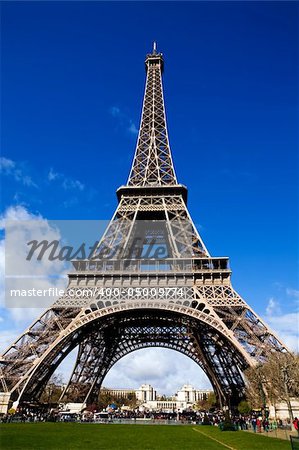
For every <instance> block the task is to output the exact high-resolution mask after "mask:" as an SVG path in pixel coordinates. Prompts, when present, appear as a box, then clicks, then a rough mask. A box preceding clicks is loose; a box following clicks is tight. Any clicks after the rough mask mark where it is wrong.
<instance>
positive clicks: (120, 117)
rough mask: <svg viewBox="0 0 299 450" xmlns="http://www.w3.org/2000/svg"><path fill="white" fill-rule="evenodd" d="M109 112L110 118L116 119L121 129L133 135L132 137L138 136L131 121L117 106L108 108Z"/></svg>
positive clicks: (136, 129)
mask: <svg viewBox="0 0 299 450" xmlns="http://www.w3.org/2000/svg"><path fill="white" fill-rule="evenodd" d="M109 112H110V114H111V116H112V117H114V118H115V119H117V121H118V122H119V123H120V125H121V126H122V128H125V129H126V130H127V131H128V132H129V133H130V134H133V135H134V136H135V135H136V134H138V128H137V127H136V125H135V123H134V122H133V120H132V119H131V118H130V117H129V116H128V114H127V113H125V112H124V111H122V110H121V109H120V108H119V107H118V106H111V108H109Z"/></svg>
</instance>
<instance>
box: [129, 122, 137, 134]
mask: <svg viewBox="0 0 299 450" xmlns="http://www.w3.org/2000/svg"><path fill="white" fill-rule="evenodd" d="M128 130H129V132H130V133H132V134H138V128H137V127H136V125H135V123H134V122H131V124H130V126H129V128H128Z"/></svg>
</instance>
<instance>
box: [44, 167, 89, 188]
mask: <svg viewBox="0 0 299 450" xmlns="http://www.w3.org/2000/svg"><path fill="white" fill-rule="evenodd" d="M47 178H48V181H50V182H53V181H59V182H60V183H61V186H62V187H63V189H64V190H66V191H67V190H79V191H83V190H84V189H85V185H84V184H83V183H81V181H79V180H75V179H73V178H70V177H67V176H66V175H64V174H63V173H59V172H55V171H54V169H53V168H52V167H51V168H50V170H49V172H48V176H47Z"/></svg>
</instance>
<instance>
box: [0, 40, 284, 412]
mask: <svg viewBox="0 0 299 450" xmlns="http://www.w3.org/2000/svg"><path fill="white" fill-rule="evenodd" d="M145 66H146V87H145V94H144V101H143V107H142V116H141V124H140V129H139V134H138V139H137V146H136V151H135V156H134V159H133V164H132V168H131V171H130V175H129V178H128V181H127V184H126V185H125V186H121V187H120V188H119V189H118V190H117V198H118V206H117V208H116V211H115V213H114V215H113V217H112V220H111V221H110V223H109V225H108V227H107V229H106V231H105V232H104V234H103V236H102V238H101V240H100V241H99V245H98V247H97V249H96V252H95V256H97V257H93V258H90V259H88V260H75V261H73V266H74V270H73V272H71V273H70V274H69V282H68V287H67V289H66V291H65V294H64V296H63V297H62V298H60V299H58V300H57V301H56V302H55V303H54V304H53V305H52V307H51V308H49V309H48V310H46V311H45V312H44V313H43V314H42V315H41V316H40V317H39V318H38V319H37V320H36V321H35V322H34V323H33V324H32V325H31V326H30V327H29V328H28V329H27V330H26V331H25V332H24V333H23V334H22V335H21V336H20V337H19V338H18V339H17V340H16V341H15V342H14V343H13V344H12V345H11V346H10V347H9V348H8V349H7V350H6V351H5V353H4V354H3V355H2V356H1V359H0V367H1V369H0V379H1V387H0V388H1V390H2V393H1V395H2V397H1V398H2V399H4V403H5V404H6V405H7V407H9V406H10V405H11V404H12V402H14V405H17V404H22V403H23V402H26V401H34V400H38V398H39V397H40V395H41V393H42V391H43V389H44V388H45V386H46V384H47V382H48V381H49V379H50V377H51V375H52V374H53V373H54V371H55V370H56V368H57V367H58V366H59V365H60V363H61V362H62V361H63V359H64V358H65V357H66V356H67V355H68V354H69V353H70V352H71V351H72V350H73V349H74V348H78V354H77V359H76V363H75V366H74V369H73V372H72V374H71V377H70V379H69V382H68V383H67V386H66V388H65V389H64V392H63V395H62V398H61V399H62V400H64V401H67V400H68V399H71V400H73V401H76V402H79V403H80V402H81V403H82V404H83V405H84V404H86V403H89V402H92V401H94V400H95V399H96V398H97V396H98V394H99V389H100V387H101V385H102V382H103V379H104V378H105V376H106V374H107V373H108V372H109V370H110V369H111V367H112V366H113V365H114V364H115V363H116V362H117V361H118V360H119V359H120V358H122V357H123V356H125V355H127V354H128V353H130V352H132V351H134V350H137V349H142V348H146V347H163V348H169V349H174V350H177V351H178V352H181V353H183V354H185V355H187V356H188V357H190V358H191V359H192V360H193V361H195V362H196V363H197V364H198V365H199V366H200V367H201V368H202V369H203V371H204V372H205V374H206V375H207V377H208V378H209V380H210V382H211V384H212V386H213V388H214V391H215V393H216V396H217V398H218V401H219V402H220V404H221V405H222V406H224V405H230V406H231V407H232V406H234V405H236V404H237V403H238V402H239V401H240V399H241V398H242V397H243V396H244V387H245V384H244V378H243V372H244V370H245V369H246V368H247V367H250V366H254V365H256V364H257V363H259V362H262V361H265V360H266V359H267V355H269V353H270V352H275V351H278V352H285V351H287V349H286V347H285V346H284V344H283V343H282V342H281V341H280V340H279V338H278V337H277V336H275V334H274V333H273V332H272V331H271V330H270V329H269V328H268V326H267V325H266V324H265V323H264V322H263V320H262V319H261V318H260V317H258V315H257V314H256V313H255V312H254V311H253V309H252V308H251V307H250V306H249V305H248V304H247V303H246V302H245V300H243V299H242V297H241V296H240V295H239V294H238V293H237V292H236V291H235V290H234V289H233V287H232V284H231V270H230V268H229V264H228V258H227V257H212V256H211V255H210V254H209V252H208V250H207V248H206V247H205V245H204V243H203V241H202V239H201V237H200V235H199V233H198V231H197V230H196V227H195V226H194V224H193V222H192V219H191V216H190V214H189V212H188V209H187V188H186V187H185V186H184V185H182V184H179V183H178V181H177V177H176V174H175V170H174V165H173V162H172V156H171V151H170V146H169V140H168V134H167V127H166V117H165V107H164V98H163V87H162V73H163V66H164V60H163V56H162V54H161V53H158V52H157V49H156V44H154V48H153V51H152V53H151V54H148V55H147V56H146V60H145ZM152 243H154V244H153V245H152ZM157 250H159V252H160V253H159V255H160V254H162V253H163V255H162V257H161V256H157V254H156V251H157ZM104 254H105V257H104V256H103V255H104ZM82 287H88V289H89V290H91V292H92V296H91V297H90V296H87V295H86V296H85V295H82ZM70 289H72V290H73V291H75V292H78V295H77V296H75V297H74V296H70V295H69V293H70ZM153 364H155V362H154V361H153Z"/></svg>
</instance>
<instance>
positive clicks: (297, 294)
mask: <svg viewBox="0 0 299 450" xmlns="http://www.w3.org/2000/svg"><path fill="white" fill-rule="evenodd" d="M286 291H287V295H289V296H290V297H293V298H295V299H296V300H299V291H298V290H297V289H291V288H287V290H286Z"/></svg>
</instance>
